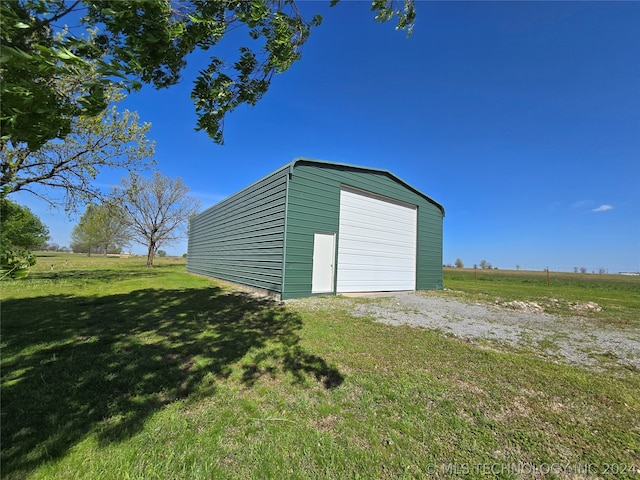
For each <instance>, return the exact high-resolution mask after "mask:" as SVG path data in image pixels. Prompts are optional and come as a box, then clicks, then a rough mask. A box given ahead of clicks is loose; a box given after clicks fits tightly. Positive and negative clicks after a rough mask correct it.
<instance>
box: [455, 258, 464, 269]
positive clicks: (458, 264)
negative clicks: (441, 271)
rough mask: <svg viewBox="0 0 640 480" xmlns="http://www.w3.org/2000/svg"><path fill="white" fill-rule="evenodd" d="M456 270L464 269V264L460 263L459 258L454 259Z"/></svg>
mask: <svg viewBox="0 0 640 480" xmlns="http://www.w3.org/2000/svg"><path fill="white" fill-rule="evenodd" d="M456 268H464V263H462V259H461V258H456Z"/></svg>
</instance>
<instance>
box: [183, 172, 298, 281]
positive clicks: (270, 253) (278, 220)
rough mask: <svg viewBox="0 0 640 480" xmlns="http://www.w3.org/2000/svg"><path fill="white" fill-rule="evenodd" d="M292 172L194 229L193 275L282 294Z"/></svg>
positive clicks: (229, 202) (248, 191) (227, 204)
mask: <svg viewBox="0 0 640 480" xmlns="http://www.w3.org/2000/svg"><path fill="white" fill-rule="evenodd" d="M287 174H288V166H286V167H283V168H281V169H279V170H277V171H276V172H274V173H272V174H270V175H268V176H266V177H265V178H263V179H261V180H258V181H257V182H255V183H254V184H252V185H250V186H248V187H246V188H245V189H243V190H241V191H240V192H238V193H236V194H234V195H232V196H231V197H229V198H227V199H225V200H223V201H222V202H220V203H218V204H216V205H214V206H213V207H211V208H209V209H207V210H205V211H204V212H202V213H201V214H199V215H197V216H196V217H194V218H193V219H192V220H191V222H190V223H189V248H188V254H187V271H189V272H192V273H197V274H201V275H207V276H210V277H215V278H220V279H222V280H227V281H231V282H236V283H240V284H244V285H249V286H252V287H256V288H261V289H265V290H269V291H272V292H276V293H280V292H281V291H282V259H283V253H284V229H285V199H286V186H287Z"/></svg>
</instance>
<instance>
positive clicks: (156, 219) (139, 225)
mask: <svg viewBox="0 0 640 480" xmlns="http://www.w3.org/2000/svg"><path fill="white" fill-rule="evenodd" d="M188 193H189V187H187V186H186V185H185V184H184V183H183V182H182V179H180V178H176V179H172V178H168V177H165V176H163V175H162V174H160V172H155V174H154V175H153V178H152V179H145V178H141V177H139V176H138V175H131V176H129V177H128V178H125V179H123V181H122V186H121V191H120V192H119V195H120V196H121V198H122V206H123V208H124V209H125V211H126V212H127V222H128V224H129V228H130V230H131V233H132V235H133V238H134V240H135V241H136V242H138V243H139V244H141V245H145V246H146V247H147V267H152V266H153V258H154V256H155V254H156V252H157V250H158V247H159V246H160V245H170V244H171V243H173V242H175V241H176V240H178V239H179V238H180V237H182V236H183V235H184V233H185V231H186V227H187V222H188V220H189V217H191V216H192V215H195V214H196V213H197V211H198V209H199V208H200V202H198V201H197V200H196V199H194V198H193V197H190V196H189V195H188Z"/></svg>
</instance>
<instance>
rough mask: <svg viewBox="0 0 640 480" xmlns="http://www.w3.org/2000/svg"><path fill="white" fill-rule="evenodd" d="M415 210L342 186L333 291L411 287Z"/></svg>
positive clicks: (406, 288) (414, 254) (402, 288)
mask: <svg viewBox="0 0 640 480" xmlns="http://www.w3.org/2000/svg"><path fill="white" fill-rule="evenodd" d="M416 231H417V208H416V207H415V206H413V205H407V204H404V203H399V202H394V201H391V200H387V199H384V198H381V197H378V196H375V195H373V194H367V193H366V192H362V191H359V190H353V189H350V188H344V187H343V188H342V189H341V190H340V230H339V237H338V278H337V285H336V290H337V292H375V291H393V290H415V286H416Z"/></svg>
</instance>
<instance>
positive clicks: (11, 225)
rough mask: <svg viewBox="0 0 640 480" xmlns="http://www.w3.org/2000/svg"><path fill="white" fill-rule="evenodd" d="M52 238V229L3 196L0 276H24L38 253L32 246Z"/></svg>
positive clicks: (0, 204) (28, 211) (1, 203)
mask: <svg viewBox="0 0 640 480" xmlns="http://www.w3.org/2000/svg"><path fill="white" fill-rule="evenodd" d="M48 238H49V229H48V228H47V227H46V225H44V224H43V223H42V222H41V221H40V219H39V218H38V217H37V216H36V215H34V214H33V213H32V212H31V210H29V209H28V208H27V207H23V206H20V205H18V204H16V203H13V202H12V201H10V200H7V199H6V198H3V199H0V278H6V277H12V278H19V277H24V276H26V275H27V274H28V273H29V267H31V266H33V265H35V263H36V257H35V256H34V255H33V254H32V253H31V252H30V249H32V248H35V247H37V246H38V245H41V244H42V243H43V242H45V241H46V240H47V239H48Z"/></svg>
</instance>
